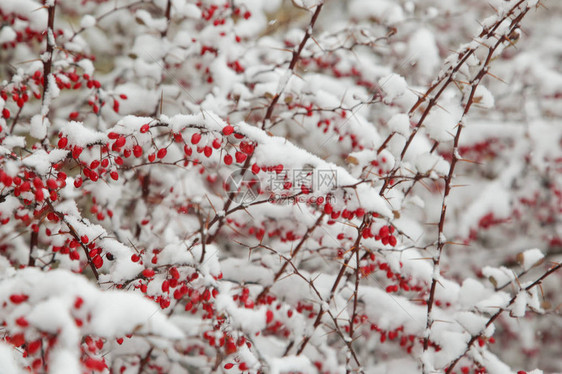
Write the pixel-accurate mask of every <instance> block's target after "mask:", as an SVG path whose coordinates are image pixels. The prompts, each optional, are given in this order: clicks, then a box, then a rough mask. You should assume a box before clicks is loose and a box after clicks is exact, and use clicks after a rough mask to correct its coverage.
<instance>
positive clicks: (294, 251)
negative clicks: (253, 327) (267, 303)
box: [256, 213, 325, 301]
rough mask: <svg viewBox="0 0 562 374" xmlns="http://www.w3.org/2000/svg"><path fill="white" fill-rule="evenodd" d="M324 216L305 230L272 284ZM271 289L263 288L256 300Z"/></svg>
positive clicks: (268, 287)
mask: <svg viewBox="0 0 562 374" xmlns="http://www.w3.org/2000/svg"><path fill="white" fill-rule="evenodd" d="M324 215H325V213H322V214H321V215H320V217H318V219H317V220H316V222H315V223H314V225H312V226H310V227H309V228H308V229H307V230H306V233H305V234H304V235H303V237H302V239H301V240H300V241H299V244H297V246H296V247H295V249H294V250H293V251H291V257H289V258H288V259H286V261H285V262H284V263H283V265H282V266H281V268H280V269H279V270H278V271H277V273H276V274H275V276H274V277H273V283H275V282H277V280H278V279H279V277H281V275H283V273H284V272H285V269H286V268H287V266H288V265H289V262H291V261H292V259H293V258H295V257H296V256H297V254H298V253H299V251H300V249H301V248H302V246H303V244H304V243H305V242H306V240H307V239H308V237H309V236H310V234H312V232H313V231H314V230H315V229H316V228H317V227H318V226H319V225H320V223H321V222H322V220H323V219H324ZM270 288H271V286H267V287H265V288H264V289H263V290H262V291H261V292H260V294H259V295H258V297H257V298H256V300H258V301H259V300H260V299H261V298H263V297H264V296H265V294H266V293H267V292H268V291H269V289H270Z"/></svg>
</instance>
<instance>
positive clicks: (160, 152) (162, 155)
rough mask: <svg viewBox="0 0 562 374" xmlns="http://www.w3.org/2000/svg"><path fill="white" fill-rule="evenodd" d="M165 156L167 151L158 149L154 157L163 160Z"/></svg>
mask: <svg viewBox="0 0 562 374" xmlns="http://www.w3.org/2000/svg"><path fill="white" fill-rule="evenodd" d="M166 154H168V150H167V149H166V148H160V149H159V150H158V153H157V154H156V156H157V157H158V158H164V157H166Z"/></svg>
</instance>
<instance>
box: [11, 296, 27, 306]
mask: <svg viewBox="0 0 562 374" xmlns="http://www.w3.org/2000/svg"><path fill="white" fill-rule="evenodd" d="M27 299H29V296H27V295H24V294H16V295H11V296H10V301H11V302H12V303H14V304H21V303H23V302H24V301H26V300H27Z"/></svg>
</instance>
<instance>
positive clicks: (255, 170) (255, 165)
mask: <svg viewBox="0 0 562 374" xmlns="http://www.w3.org/2000/svg"><path fill="white" fill-rule="evenodd" d="M259 172H260V167H259V166H258V164H253V165H252V173H254V174H256V175H257V174H258V173H259Z"/></svg>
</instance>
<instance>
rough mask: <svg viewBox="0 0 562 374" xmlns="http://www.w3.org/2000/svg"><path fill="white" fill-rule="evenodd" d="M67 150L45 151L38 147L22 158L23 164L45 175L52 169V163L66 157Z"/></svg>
mask: <svg viewBox="0 0 562 374" xmlns="http://www.w3.org/2000/svg"><path fill="white" fill-rule="evenodd" d="M68 152H69V151H66V150H64V149H53V150H52V151H51V152H49V153H47V152H45V151H44V150H42V149H40V150H38V151H37V152H35V153H34V154H32V155H31V156H28V157H26V158H25V160H23V164H24V165H26V166H29V167H30V168H32V169H34V170H35V171H36V172H37V173H39V174H41V175H46V174H47V173H49V172H50V171H51V169H52V166H53V164H56V163H58V162H60V161H62V160H64V159H65V158H66V155H67V154H68Z"/></svg>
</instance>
